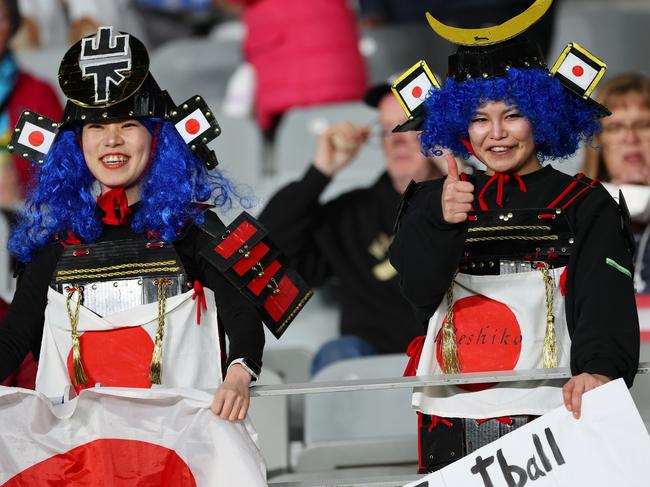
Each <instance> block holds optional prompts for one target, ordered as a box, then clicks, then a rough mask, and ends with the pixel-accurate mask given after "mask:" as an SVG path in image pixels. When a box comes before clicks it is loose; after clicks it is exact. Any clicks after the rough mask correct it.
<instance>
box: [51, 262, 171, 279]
mask: <svg viewBox="0 0 650 487" xmlns="http://www.w3.org/2000/svg"><path fill="white" fill-rule="evenodd" d="M174 264H176V261H175V260H164V261H161V262H130V263H127V264H117V265H111V266H107V267H94V268H90V269H70V270H67V271H59V272H57V275H58V276H67V275H70V274H77V273H79V272H106V271H116V270H118V269H132V268H134V267H156V266H165V265H174Z"/></svg>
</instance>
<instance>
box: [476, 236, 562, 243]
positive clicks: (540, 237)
mask: <svg viewBox="0 0 650 487" xmlns="http://www.w3.org/2000/svg"><path fill="white" fill-rule="evenodd" d="M558 239H559V237H558V236H557V235H499V236H496V237H473V238H468V239H466V240H465V241H466V242H492V241H496V240H558Z"/></svg>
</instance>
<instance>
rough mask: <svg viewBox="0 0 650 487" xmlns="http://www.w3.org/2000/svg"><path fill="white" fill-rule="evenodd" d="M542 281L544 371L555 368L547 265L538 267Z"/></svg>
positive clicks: (549, 275)
mask: <svg viewBox="0 0 650 487" xmlns="http://www.w3.org/2000/svg"><path fill="white" fill-rule="evenodd" d="M539 270H540V271H541V272H542V276H543V279H544V288H545V291H546V330H545V332H544V349H543V353H542V356H543V362H544V368H545V369H553V368H555V367H557V348H556V345H555V316H553V291H554V283H553V277H552V276H551V274H550V272H549V271H548V265H547V264H542V265H541V266H540V267H539Z"/></svg>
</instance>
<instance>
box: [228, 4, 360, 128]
mask: <svg viewBox="0 0 650 487" xmlns="http://www.w3.org/2000/svg"><path fill="white" fill-rule="evenodd" d="M233 1H236V2H237V3H240V4H243V5H244V6H245V10H244V14H243V19H244V23H245V24H246V29H247V38H246V42H245V46H244V48H245V56H246V59H247V60H248V61H249V62H250V63H251V64H252V65H253V66H254V68H255V71H256V74H257V94H256V111H257V119H258V123H259V124H260V126H261V127H262V128H269V127H270V126H271V125H272V122H273V117H274V116H277V115H280V114H282V113H284V112H285V111H286V110H288V109H289V108H292V107H296V106H309V105H317V104H322V103H332V102H341V101H348V100H358V99H360V98H361V97H362V96H363V93H364V92H365V89H366V72H365V66H364V63H363V59H362V57H361V54H360V53H359V48H358V36H357V27H356V19H355V17H354V15H353V13H352V11H351V10H350V8H349V7H348V6H347V3H346V1H345V0H233Z"/></svg>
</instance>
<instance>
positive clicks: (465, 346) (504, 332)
mask: <svg viewBox="0 0 650 487" xmlns="http://www.w3.org/2000/svg"><path fill="white" fill-rule="evenodd" d="M453 312H454V325H455V328H456V345H457V349H458V361H459V362H460V367H461V371H462V372H483V371H492V370H513V369H514V368H515V366H516V365H517V362H518V361H519V356H520V354H521V339H522V336H521V327H520V326H519V322H518V321H517V317H516V316H515V314H514V313H513V312H512V310H511V309H510V308H508V307H507V306H506V305H505V304H503V303H501V302H499V301H495V300H493V299H490V298H486V297H485V296H469V297H467V298H462V299H459V300H458V301H456V302H455V303H454V306H453ZM445 320H446V317H445ZM441 339H442V333H438V337H437V338H436V359H437V360H438V363H439V364H442V347H441ZM493 385H494V384H470V385H464V386H460V387H461V388H463V389H465V390H468V391H482V390H484V389H488V388H490V387H492V386H493Z"/></svg>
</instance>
